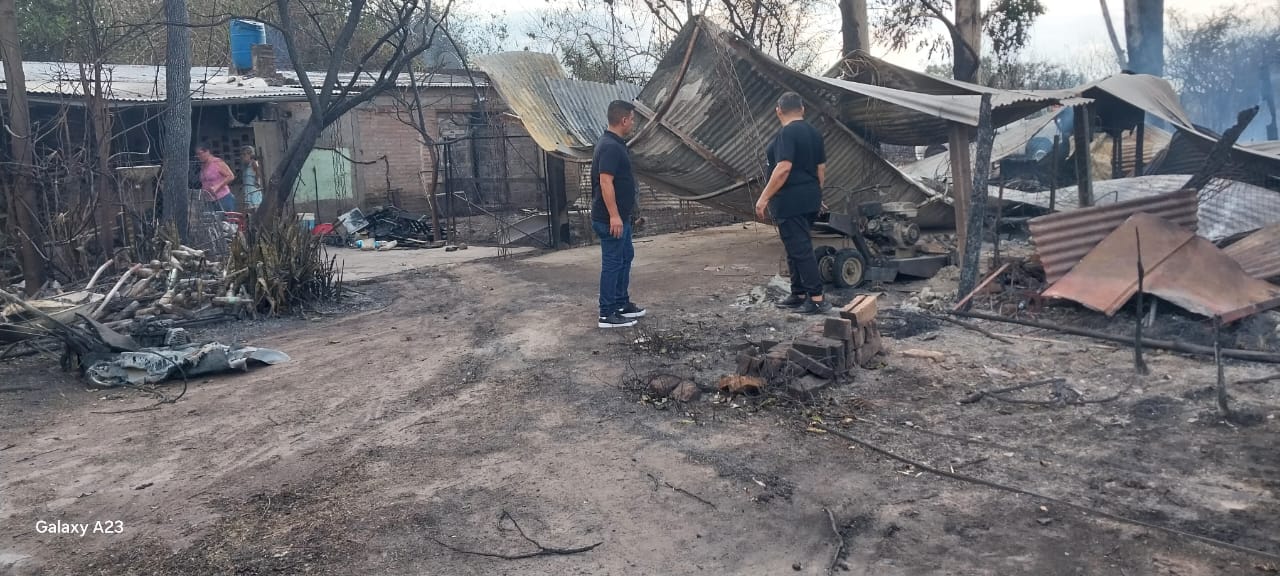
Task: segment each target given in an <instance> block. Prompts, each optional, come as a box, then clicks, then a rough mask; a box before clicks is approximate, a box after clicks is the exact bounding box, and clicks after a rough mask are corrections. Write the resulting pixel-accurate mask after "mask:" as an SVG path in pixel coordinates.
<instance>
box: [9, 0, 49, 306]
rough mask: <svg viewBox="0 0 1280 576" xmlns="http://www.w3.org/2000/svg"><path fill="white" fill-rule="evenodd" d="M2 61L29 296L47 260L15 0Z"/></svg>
mask: <svg viewBox="0 0 1280 576" xmlns="http://www.w3.org/2000/svg"><path fill="white" fill-rule="evenodd" d="M0 60H3V61H4V62H3V63H4V75H5V78H6V79H7V82H6V84H7V86H8V89H7V90H6V92H7V93H8V95H9V118H8V121H9V122H8V124H9V126H8V130H7V131H8V133H9V151H10V154H11V161H12V162H13V163H14V164H15V167H14V169H13V170H9V171H8V172H9V173H10V174H11V175H12V177H13V178H12V180H11V182H12V191H13V194H14V198H15V200H16V201H15V202H13V207H14V214H13V215H12V217H13V218H14V219H15V220H16V221H17V228H18V233H19V235H20V236H21V238H19V239H18V246H19V258H20V259H21V262H22V279H23V281H24V282H25V286H26V293H27V295H32V294H35V293H36V292H38V291H39V290H40V287H41V286H43V285H44V280H45V270H44V261H43V259H41V258H40V251H39V249H38V248H37V246H38V245H39V243H40V242H41V239H42V238H43V237H44V235H43V234H42V233H41V230H40V228H39V226H38V225H37V223H36V218H35V213H36V210H37V209H38V207H39V201H38V198H37V197H36V189H35V186H34V184H33V182H32V176H33V174H34V173H35V157H34V153H33V151H32V149H31V148H32V146H31V144H32V143H31V109H30V108H28V107H27V81H26V75H25V74H23V72H22V47H21V45H19V43H18V15H17V6H16V4H15V2H14V0H0Z"/></svg>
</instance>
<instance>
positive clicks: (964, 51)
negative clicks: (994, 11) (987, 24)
mask: <svg viewBox="0 0 1280 576" xmlns="http://www.w3.org/2000/svg"><path fill="white" fill-rule="evenodd" d="M951 36H952V38H951V46H952V49H953V51H954V52H955V63H954V65H953V67H952V70H951V72H952V77H953V78H955V79H956V80H960V81H962V82H971V83H974V84H976V83H977V82H978V70H979V68H980V66H981V63H982V62H981V57H980V54H982V9H981V6H979V3H978V0H956V25H955V31H954V32H953V33H952V35H951Z"/></svg>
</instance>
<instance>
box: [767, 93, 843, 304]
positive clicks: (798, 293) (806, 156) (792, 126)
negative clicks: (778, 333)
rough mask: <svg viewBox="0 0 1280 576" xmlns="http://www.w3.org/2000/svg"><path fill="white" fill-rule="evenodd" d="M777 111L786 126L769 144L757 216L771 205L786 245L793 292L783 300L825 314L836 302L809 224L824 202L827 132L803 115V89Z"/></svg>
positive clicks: (770, 211) (782, 102)
mask: <svg viewBox="0 0 1280 576" xmlns="http://www.w3.org/2000/svg"><path fill="white" fill-rule="evenodd" d="M774 111H775V112H776V113H777V114H778V121H779V122H781V123H782V130H779V131H778V135H777V136H775V137H774V138H773V142H772V143H770V144H769V149H768V151H767V152H768V154H767V155H768V159H769V172H770V175H769V183H768V184H767V185H765V187H764V191H763V192H761V193H760V200H759V201H757V202H756V216H757V217H759V218H760V219H761V220H764V219H765V211H766V210H767V211H768V214H769V216H770V217H772V218H773V223H774V224H775V225H777V227H778V234H779V235H780V236H781V237H782V245H783V246H784V247H785V248H786V251H787V267H788V268H790V270H791V295H790V296H788V297H787V298H786V299H784V300H782V301H781V302H778V306H781V307H783V308H791V309H794V310H795V311H797V312H800V313H801V314H822V313H825V312H827V311H828V310H831V304H830V303H829V302H827V301H826V299H825V298H823V297H822V277H821V276H820V275H819V274H818V260H817V258H815V257H814V254H813V240H812V239H811V238H810V236H809V230H810V229H811V228H812V227H813V222H814V221H815V220H817V219H818V211H819V210H820V209H821V207H822V182H823V180H825V179H826V175H827V151H826V147H825V145H824V144H823V142H822V134H821V133H820V132H818V130H817V129H816V128H814V127H813V126H812V125H810V124H809V123H808V122H805V121H804V101H803V100H801V99H800V95H799V94H796V93H795V92H787V93H786V94H783V95H782V97H781V98H778V107H777V108H776V109H775V110H774Z"/></svg>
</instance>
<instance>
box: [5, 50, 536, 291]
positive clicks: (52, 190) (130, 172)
mask: <svg viewBox="0 0 1280 576" xmlns="http://www.w3.org/2000/svg"><path fill="white" fill-rule="evenodd" d="M267 54H269V51H267ZM267 54H263V55H262V57H261V58H258V57H255V60H254V62H255V69H254V70H252V71H251V72H250V73H249V74H246V75H235V74H232V73H230V72H229V71H228V70H227V69H225V68H220V67H194V68H192V70H191V96H190V97H191V103H192V139H193V142H192V144H193V145H194V144H198V143H199V144H205V145H208V146H209V147H210V148H211V150H212V151H213V152H214V153H215V154H216V155H217V156H219V157H221V158H223V159H224V160H226V161H227V162H228V164H229V165H230V166H231V168H232V169H233V170H234V171H236V172H237V173H240V172H241V171H242V170H243V169H244V166H243V164H242V162H241V160H240V154H239V151H240V149H241V148H242V147H244V146H254V147H255V149H256V150H257V152H258V156H259V158H260V160H261V161H262V163H263V168H264V170H265V172H266V173H267V174H270V173H271V171H272V169H273V168H274V167H275V166H276V165H277V164H278V163H279V161H280V159H281V156H282V155H283V153H284V151H285V148H286V146H287V143H288V141H289V138H290V137H291V135H292V134H293V133H295V131H296V130H298V129H299V127H300V126H301V124H302V123H304V122H305V121H306V119H307V118H308V115H309V114H310V106H309V104H308V103H307V102H306V97H305V93H304V91H303V90H302V88H301V87H300V86H298V82H297V79H296V78H295V77H290V76H288V75H285V74H281V73H279V72H277V71H276V70H275V69H274V66H273V64H272V60H271V59H270V58H269V57H267ZM23 69H24V72H25V75H26V89H27V93H28V99H29V101H30V107H31V118H32V126H33V131H34V133H35V141H34V143H35V146H36V158H37V161H36V164H37V171H38V172H39V174H40V178H38V179H37V183H38V186H40V187H41V189H40V190H39V191H38V192H39V196H40V197H41V198H42V201H41V203H42V206H40V207H39V208H38V209H37V212H38V213H39V214H38V220H39V221H41V222H44V223H47V227H48V228H49V230H47V234H46V235H47V236H48V238H49V240H50V241H51V242H53V243H55V244H57V243H62V244H64V245H69V244H70V243H72V239H73V238H74V237H76V236H77V229H82V228H85V226H86V225H81V224H79V223H77V224H69V225H68V226H67V229H66V230H58V229H56V226H55V225H54V224H53V223H55V222H65V221H67V220H72V221H78V220H81V219H83V220H84V221H85V222H92V221H93V219H94V215H93V214H91V213H92V212H95V211H100V212H101V214H99V215H98V217H99V218H100V220H99V221H101V222H105V221H113V222H115V225H116V226H115V227H114V230H113V234H112V236H113V237H114V240H115V242H114V244H115V245H120V244H123V243H128V242H129V241H130V240H129V238H130V237H132V236H135V235H137V234H142V231H141V230H136V229H135V228H136V227H135V226H132V225H131V223H134V224H137V223H141V222H151V221H153V220H154V212H155V206H156V200H157V181H158V176H159V166H160V163H161V152H160V146H159V142H160V138H161V129H160V123H161V122H162V111H163V108H164V106H165V70H164V68H163V67H160V66H148V65H123V64H120V65H117V64H107V65H102V66H100V67H97V68H95V67H93V66H91V65H84V64H77V63H66V62H24V63H23ZM313 77H315V75H313ZM316 79H318V78H316ZM343 80H344V81H351V84H352V86H354V88H355V89H357V90H359V89H367V88H369V87H370V86H372V85H373V81H372V80H373V79H372V78H369V79H364V78H355V79H352V78H351V75H349V74H348V75H346V77H345V78H343ZM5 88H6V85H5V84H4V82H3V76H0V92H4V90H5ZM410 106H420V107H421V109H422V114H421V116H420V117H419V116H418V115H417V114H413V115H410V114H409V113H408V112H407V110H408V109H409V108H410ZM505 111H506V107H505V104H503V103H502V101H501V99H500V98H498V97H497V95H496V94H495V93H494V92H493V91H492V89H491V87H490V85H489V82H488V80H487V78H486V77H485V75H484V74H482V73H479V72H470V71H466V70H453V71H450V72H438V73H433V74H426V75H424V76H423V77H421V78H417V79H416V82H411V79H410V78H409V77H408V75H405V76H403V77H401V78H399V79H398V81H397V85H396V88H395V89H394V90H389V91H387V92H385V93H383V94H380V95H378V96H377V97H375V98H374V99H373V100H372V101H370V102H367V103H365V104H363V105H361V106H359V107H357V108H356V109H354V110H352V111H351V112H349V113H348V114H346V115H345V116H344V117H342V118H341V119H339V121H338V122H336V123H334V124H333V125H331V126H330V127H328V129H326V130H325V132H324V133H323V135H322V136H321V139H320V141H319V142H318V143H317V146H316V148H315V149H314V150H312V151H311V152H310V155H309V156H308V158H307V161H306V166H305V167H304V169H303V171H302V173H301V175H300V177H299V178H298V181H297V182H296V188H295V194H294V205H293V206H292V209H293V210H292V211H293V212H298V213H303V212H305V213H313V214H315V217H316V219H317V220H318V221H333V220H336V218H337V216H338V215H339V214H341V213H343V212H345V211H347V210H350V209H352V208H355V207H361V208H364V209H370V208H373V207H377V206H382V205H387V204H391V205H396V206H399V207H401V208H403V209H405V210H409V211H413V212H419V213H425V212H428V211H429V206H430V204H429V202H428V199H427V190H428V189H430V188H431V183H432V182H433V181H434V182H435V184H436V185H435V189H436V194H437V197H438V198H439V199H441V203H440V205H441V207H442V209H444V208H450V209H451V210H452V211H454V212H457V213H460V214H462V215H467V214H473V213H479V212H483V211H488V212H502V211H511V210H517V209H520V208H529V209H542V208H544V206H545V204H546V203H545V193H544V190H545V182H544V181H545V166H544V164H543V163H542V156H541V153H540V151H539V150H538V148H537V147H536V146H535V145H534V144H533V141H532V140H531V139H530V138H529V137H528V136H527V135H526V134H525V133H524V132H523V130H522V128H521V127H520V126H519V125H518V124H512V123H510V122H507V121H504V112H505ZM411 116H412V117H411ZM419 123H421V124H423V125H425V127H426V132H427V134H428V135H429V136H430V144H427V143H424V141H423V138H422V136H421V135H420V134H419V131H418V129H417V128H416V127H415V125H417V124H419ZM95 127H97V128H96V131H99V132H103V133H109V134H110V138H109V145H108V146H106V147H105V148H104V147H101V146H98V145H97V144H96V143H94V142H90V140H92V139H94V136H93V134H94V133H95ZM103 127H106V129H105V130H104V129H103ZM102 149H105V150H107V151H108V152H107V154H108V155H109V157H108V160H107V162H106V164H105V165H106V166H107V169H106V173H107V174H109V179H110V180H111V181H110V182H109V183H106V184H105V185H104V183H102V182H100V178H98V176H97V175H98V174H100V173H102V172H103V169H102V168H101V165H98V168H97V169H91V168H90V166H93V165H95V164H96V161H94V160H92V158H93V154H94V151H95V150H102ZM437 160H438V162H437ZM197 170H198V167H197V166H196V163H195V161H194V158H193V160H192V167H191V170H190V172H191V181H192V184H193V187H194V185H195V183H196V174H197ZM93 190H97V191H104V190H105V191H109V192H106V193H105V196H104V192H91V191H93ZM233 190H234V191H235V193H236V195H237V197H238V198H239V199H240V201H241V202H243V198H242V195H241V192H240V190H239V189H238V187H236V186H234V185H233ZM193 196H194V195H193ZM454 201H456V202H454ZM194 206H199V204H198V203H197V204H194ZM87 226H89V227H90V228H91V229H92V225H87ZM142 235H143V236H145V234H142ZM98 258H99V257H98V256H94V257H93V258H88V260H97V259H98ZM85 259H86V256H85V255H83V254H79V255H77V254H74V253H70V252H69V253H68V254H66V255H65V256H63V257H61V260H63V262H60V263H59V262H57V260H59V258H58V257H55V258H54V260H55V266H59V267H64V268H66V269H67V270H68V271H70V270H73V269H74V270H83V269H84V268H85V267H86V266H87V263H86V262H85Z"/></svg>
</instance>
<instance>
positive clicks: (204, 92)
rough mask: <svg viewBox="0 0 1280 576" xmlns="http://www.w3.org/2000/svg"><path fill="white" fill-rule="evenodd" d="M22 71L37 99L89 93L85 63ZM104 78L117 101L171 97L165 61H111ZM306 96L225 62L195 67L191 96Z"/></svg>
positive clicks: (213, 99) (25, 66) (31, 65)
mask: <svg viewBox="0 0 1280 576" xmlns="http://www.w3.org/2000/svg"><path fill="white" fill-rule="evenodd" d="M22 71H23V73H24V75H25V76H26V81H27V93H28V94H30V95H33V96H34V97H35V98H36V99H39V98H40V97H41V96H46V97H55V98H58V99H61V98H68V97H82V96H83V95H84V89H85V86H84V83H83V82H81V80H80V78H81V70H80V65H79V64H76V63H68V62H23V63H22ZM86 73H88V72H86ZM103 82H104V83H105V84H106V95H107V99H108V100H110V101H112V102H117V103H120V102H124V103H139V104H145V103H158V102H164V100H165V71H164V67H163V66H145V65H136V64H108V65H106V66H104V69H103ZM3 83H4V75H3V71H0V89H3V87H4V84H3ZM304 98H305V94H303V92H302V90H301V89H300V88H293V87H288V86H268V85H267V82H266V80H263V79H261V78H252V77H247V76H231V75H228V74H227V71H226V69H224V68H217V67H194V68H192V69H191V99H192V100H194V101H197V102H202V103H207V104H213V103H224V102H227V103H234V102H249V101H261V100H301V99H304Z"/></svg>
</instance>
